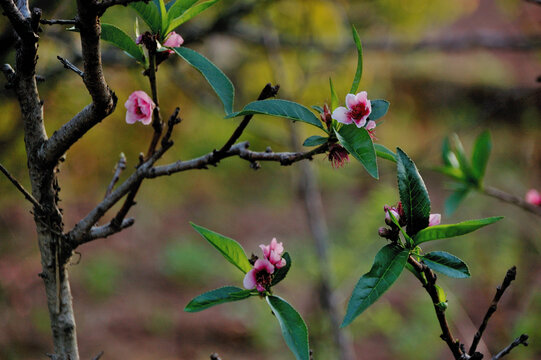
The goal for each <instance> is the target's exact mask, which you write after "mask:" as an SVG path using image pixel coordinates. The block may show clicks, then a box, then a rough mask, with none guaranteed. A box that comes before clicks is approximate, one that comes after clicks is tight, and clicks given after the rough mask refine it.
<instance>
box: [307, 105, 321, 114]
mask: <svg viewBox="0 0 541 360" xmlns="http://www.w3.org/2000/svg"><path fill="white" fill-rule="evenodd" d="M310 107H311V108H312V109H314V110H315V111H317V112H318V113H320V114H321V113H323V108H322V107H321V106H319V105H312V106H310Z"/></svg>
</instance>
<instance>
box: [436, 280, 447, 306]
mask: <svg viewBox="0 0 541 360" xmlns="http://www.w3.org/2000/svg"><path fill="white" fill-rule="evenodd" d="M434 287H435V288H436V294H437V295H438V303H436V306H437V307H439V308H440V309H441V310H443V311H445V310H446V309H447V295H445V291H443V289H442V288H441V286H439V285H437V284H434Z"/></svg>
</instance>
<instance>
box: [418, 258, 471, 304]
mask: <svg viewBox="0 0 541 360" xmlns="http://www.w3.org/2000/svg"><path fill="white" fill-rule="evenodd" d="M423 262H424V263H425V264H426V266H428V267H429V268H431V269H432V270H434V271H438V272H440V273H442V274H444V275H447V276H449V277H453V278H457V279H463V278H467V277H470V270H469V269H468V265H466V263H465V262H464V261H462V260H460V259H459V258H457V257H456V256H454V255H452V254H449V253H448V252H445V251H432V252H429V253H428V254H426V255H424V256H423ZM443 301H445V300H443Z"/></svg>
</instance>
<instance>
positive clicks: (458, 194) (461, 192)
mask: <svg viewBox="0 0 541 360" xmlns="http://www.w3.org/2000/svg"><path fill="white" fill-rule="evenodd" d="M469 191H470V190H469V189H468V188H460V189H457V190H455V191H454V192H453V193H452V194H451V195H449V197H448V198H447V199H446V200H445V205H444V209H445V213H446V214H447V215H451V214H452V213H454V212H455V210H456V209H457V208H458V205H460V203H461V202H462V200H464V198H465V197H466V196H467V195H468V193H469Z"/></svg>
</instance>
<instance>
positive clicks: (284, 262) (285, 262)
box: [274, 258, 287, 269]
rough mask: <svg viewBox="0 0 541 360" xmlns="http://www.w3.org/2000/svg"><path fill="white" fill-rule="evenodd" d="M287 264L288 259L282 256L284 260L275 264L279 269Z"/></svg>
mask: <svg viewBox="0 0 541 360" xmlns="http://www.w3.org/2000/svg"><path fill="white" fill-rule="evenodd" d="M286 264H287V261H286V259H283V258H282V260H281V261H280V262H279V263H277V264H274V266H276V268H277V269H280V268H283V267H284V266H286Z"/></svg>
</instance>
